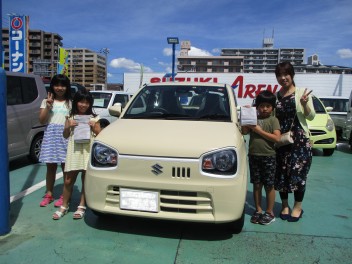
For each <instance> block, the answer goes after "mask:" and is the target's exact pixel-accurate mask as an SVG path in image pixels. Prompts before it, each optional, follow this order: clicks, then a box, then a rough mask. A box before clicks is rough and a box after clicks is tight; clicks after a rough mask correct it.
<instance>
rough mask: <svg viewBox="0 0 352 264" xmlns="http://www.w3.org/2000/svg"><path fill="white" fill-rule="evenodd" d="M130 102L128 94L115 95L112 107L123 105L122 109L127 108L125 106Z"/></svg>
mask: <svg viewBox="0 0 352 264" xmlns="http://www.w3.org/2000/svg"><path fill="white" fill-rule="evenodd" d="M127 102H128V95H127V94H115V98H114V102H113V103H112V105H114V104H115V103H121V106H122V108H123V107H125V105H126V104H127Z"/></svg>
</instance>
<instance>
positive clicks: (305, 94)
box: [300, 88, 313, 107]
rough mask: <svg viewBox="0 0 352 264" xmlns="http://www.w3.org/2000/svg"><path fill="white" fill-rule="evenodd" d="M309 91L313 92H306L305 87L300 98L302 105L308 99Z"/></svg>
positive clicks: (305, 103)
mask: <svg viewBox="0 0 352 264" xmlns="http://www.w3.org/2000/svg"><path fill="white" fill-rule="evenodd" d="M311 92H313V90H310V91H309V92H308V93H307V88H305V89H304V93H303V95H302V97H301V99H300V102H301V104H302V106H303V107H304V106H306V105H307V103H308V101H309V95H310V94H311Z"/></svg>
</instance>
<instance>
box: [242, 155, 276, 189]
mask: <svg viewBox="0 0 352 264" xmlns="http://www.w3.org/2000/svg"><path fill="white" fill-rule="evenodd" d="M248 160H249V171H250V180H251V183H253V184H258V183H262V184H263V185H264V187H265V189H271V188H272V187H273V186H274V181H275V172H276V156H254V155H248Z"/></svg>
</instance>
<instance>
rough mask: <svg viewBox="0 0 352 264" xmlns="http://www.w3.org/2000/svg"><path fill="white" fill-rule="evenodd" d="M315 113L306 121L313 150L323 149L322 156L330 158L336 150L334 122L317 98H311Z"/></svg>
mask: <svg viewBox="0 0 352 264" xmlns="http://www.w3.org/2000/svg"><path fill="white" fill-rule="evenodd" d="M312 98H313V105H314V109H315V112H316V115H315V118H314V119H313V120H312V121H309V120H307V123H308V128H309V130H310V133H311V137H310V139H311V140H312V142H313V144H314V145H313V148H316V149H323V154H324V156H331V155H332V154H333V153H334V151H335V148H336V130H335V125H334V122H333V121H332V119H331V117H330V115H329V114H328V112H327V110H326V109H325V107H324V105H323V103H322V102H321V101H320V100H319V98H317V97H315V96H312Z"/></svg>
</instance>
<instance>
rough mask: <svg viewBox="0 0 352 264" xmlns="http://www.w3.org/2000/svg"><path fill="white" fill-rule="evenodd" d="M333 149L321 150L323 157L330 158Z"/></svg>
mask: <svg viewBox="0 0 352 264" xmlns="http://www.w3.org/2000/svg"><path fill="white" fill-rule="evenodd" d="M334 151H335V149H333V148H331V149H323V154H324V156H331V155H332V154H333V153H334Z"/></svg>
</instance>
